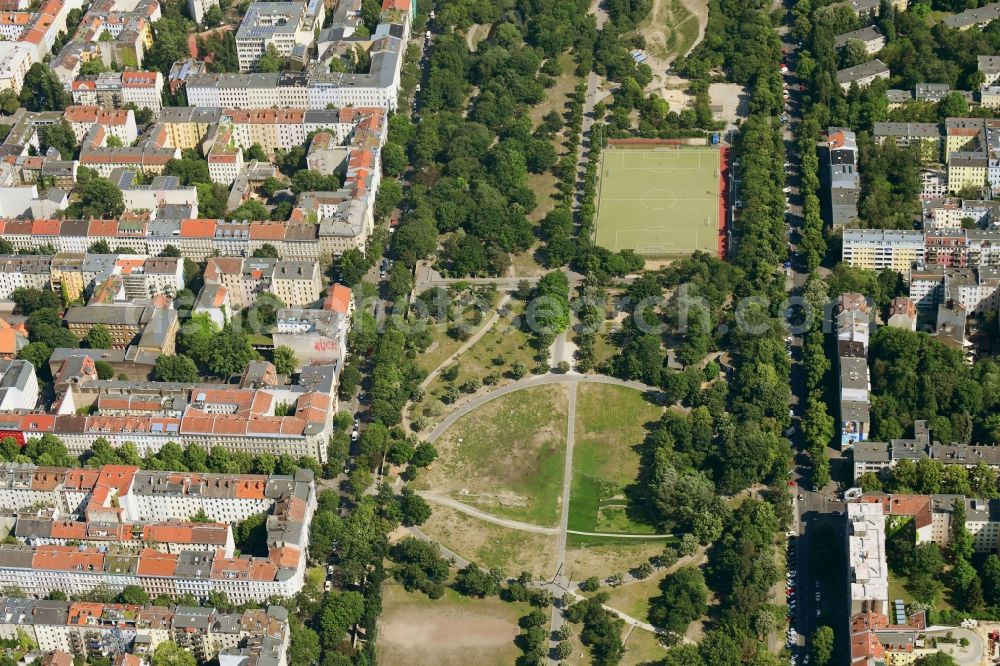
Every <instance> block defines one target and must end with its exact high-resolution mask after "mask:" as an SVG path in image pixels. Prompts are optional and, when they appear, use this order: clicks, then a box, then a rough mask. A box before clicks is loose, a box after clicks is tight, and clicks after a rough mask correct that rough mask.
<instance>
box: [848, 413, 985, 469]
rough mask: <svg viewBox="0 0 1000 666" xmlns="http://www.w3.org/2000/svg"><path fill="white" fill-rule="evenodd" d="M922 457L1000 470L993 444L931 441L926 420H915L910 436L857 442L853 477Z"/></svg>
mask: <svg viewBox="0 0 1000 666" xmlns="http://www.w3.org/2000/svg"><path fill="white" fill-rule="evenodd" d="M922 457H926V458H930V459H932V460H937V461H939V462H941V463H943V464H945V465H962V466H963V467H965V468H967V469H971V468H973V467H975V466H976V465H977V464H979V463H983V464H984V465H986V466H987V467H989V468H990V469H993V470H998V469H1000V449H998V448H997V447H995V446H977V445H970V444H941V443H940V442H936V441H932V440H931V434H930V429H929V428H928V426H927V422H926V421H916V422H915V423H914V436H913V438H911V439H893V440H891V441H889V442H874V441H870V440H869V441H866V442H861V443H859V444H857V445H856V446H855V447H854V478H855V480H856V479H857V478H858V477H859V476H861V475H862V474H864V473H865V472H874V473H876V474H879V473H881V472H882V471H883V470H886V469H891V468H892V467H894V466H895V465H896V463H898V462H899V461H900V460H903V459H907V460H912V461H914V462H916V461H917V460H919V459H920V458H922Z"/></svg>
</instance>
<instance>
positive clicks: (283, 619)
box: [0, 597, 290, 666]
mask: <svg viewBox="0 0 1000 666" xmlns="http://www.w3.org/2000/svg"><path fill="white" fill-rule="evenodd" d="M19 632H25V633H27V635H28V637H29V638H30V639H32V640H33V641H34V642H35V644H36V645H37V646H38V649H39V650H40V651H42V652H54V653H55V654H56V655H65V656H66V657H67V658H68V659H69V663H73V660H72V656H71V655H75V656H78V657H91V658H101V657H108V658H112V657H113V658H115V659H116V661H114V662H113V663H114V664H115V666H119V664H122V665H123V666H138V665H139V664H140V663H145V662H140V659H146V658H148V657H150V656H151V655H152V653H153V652H154V651H155V650H156V648H157V647H158V646H159V645H160V643H163V642H165V641H174V642H176V643H178V644H180V645H181V646H182V647H184V648H186V649H188V650H189V651H191V652H192V653H193V654H194V655H195V656H196V658H197V659H198V661H199V662H205V661H210V660H212V659H215V658H218V659H219V663H220V664H224V665H225V666H233V665H243V664H246V665H248V666H249V665H250V664H255V665H256V666H287V664H288V661H287V651H288V643H289V640H290V634H289V630H288V611H287V610H285V608H283V607H281V606H268V607H267V609H266V610H263V609H253V610H247V611H244V612H242V613H235V612H232V613H229V612H225V611H222V610H216V609H215V608H201V607H187V606H167V607H163V606H134V605H128V604H105V603H97V602H89V601H48V600H36V599H19V598H12V597H0V637H3V638H5V639H16V638H17V637H18V633H19ZM60 658H61V657H60ZM124 658H127V659H125V660H123V659H124ZM128 660H132V661H128ZM41 663H43V664H51V666H61V665H62V664H63V663H64V662H62V661H51V662H46V661H44V660H43V661H42V662H41Z"/></svg>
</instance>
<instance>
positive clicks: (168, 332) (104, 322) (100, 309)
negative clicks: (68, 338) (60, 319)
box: [64, 304, 178, 354]
mask: <svg viewBox="0 0 1000 666" xmlns="http://www.w3.org/2000/svg"><path fill="white" fill-rule="evenodd" d="M64 321H65V322H66V326H67V328H69V331H70V333H72V334H73V335H75V336H76V337H77V338H79V339H81V340H82V339H83V338H85V337H86V336H87V333H89V332H90V330H91V329H92V328H94V327H95V326H98V325H101V326H105V327H106V328H107V329H108V332H109V333H110V334H111V346H112V349H125V348H126V347H129V346H131V345H133V344H136V345H139V346H140V347H150V348H153V347H158V348H157V349H156V351H159V352H161V353H163V354H172V353H174V349H175V347H174V338H175V337H176V335H177V329H178V319H177V312H176V311H174V310H166V309H162V308H157V307H155V306H153V305H151V304H149V305H133V304H121V305H117V304H115V305H88V306H86V307H85V306H78V305H77V306H72V307H70V308H69V309H68V310H66V315H65V317H64Z"/></svg>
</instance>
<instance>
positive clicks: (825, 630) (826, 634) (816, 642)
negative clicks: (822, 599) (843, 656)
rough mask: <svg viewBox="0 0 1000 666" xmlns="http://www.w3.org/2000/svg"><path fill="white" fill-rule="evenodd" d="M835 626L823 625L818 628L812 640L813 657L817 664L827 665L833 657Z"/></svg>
mask: <svg viewBox="0 0 1000 666" xmlns="http://www.w3.org/2000/svg"><path fill="white" fill-rule="evenodd" d="M833 641H834V636H833V628H831V627H829V626H827V625H823V626H822V627H820V628H819V629H817V630H816V631H815V632H814V633H813V635H812V640H811V641H810V646H811V651H812V658H813V661H814V662H815V663H816V666H826V665H827V664H829V663H830V660H831V659H832V658H833Z"/></svg>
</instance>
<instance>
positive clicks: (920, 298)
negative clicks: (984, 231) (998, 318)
mask: <svg viewBox="0 0 1000 666" xmlns="http://www.w3.org/2000/svg"><path fill="white" fill-rule="evenodd" d="M910 298H911V299H913V301H914V303H915V304H917V306H918V307H920V308H921V309H923V310H928V311H930V310H933V309H934V308H937V307H938V306H939V305H941V304H943V303H946V302H951V303H954V304H957V305H958V306H959V307H961V308H962V309H963V310H964V311H965V312H966V314H967V315H973V314H985V313H987V312H994V311H996V310H997V309H998V308H1000V268H998V267H996V266H977V267H974V268H944V267H941V266H922V267H920V268H917V269H914V270H912V271H910Z"/></svg>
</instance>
